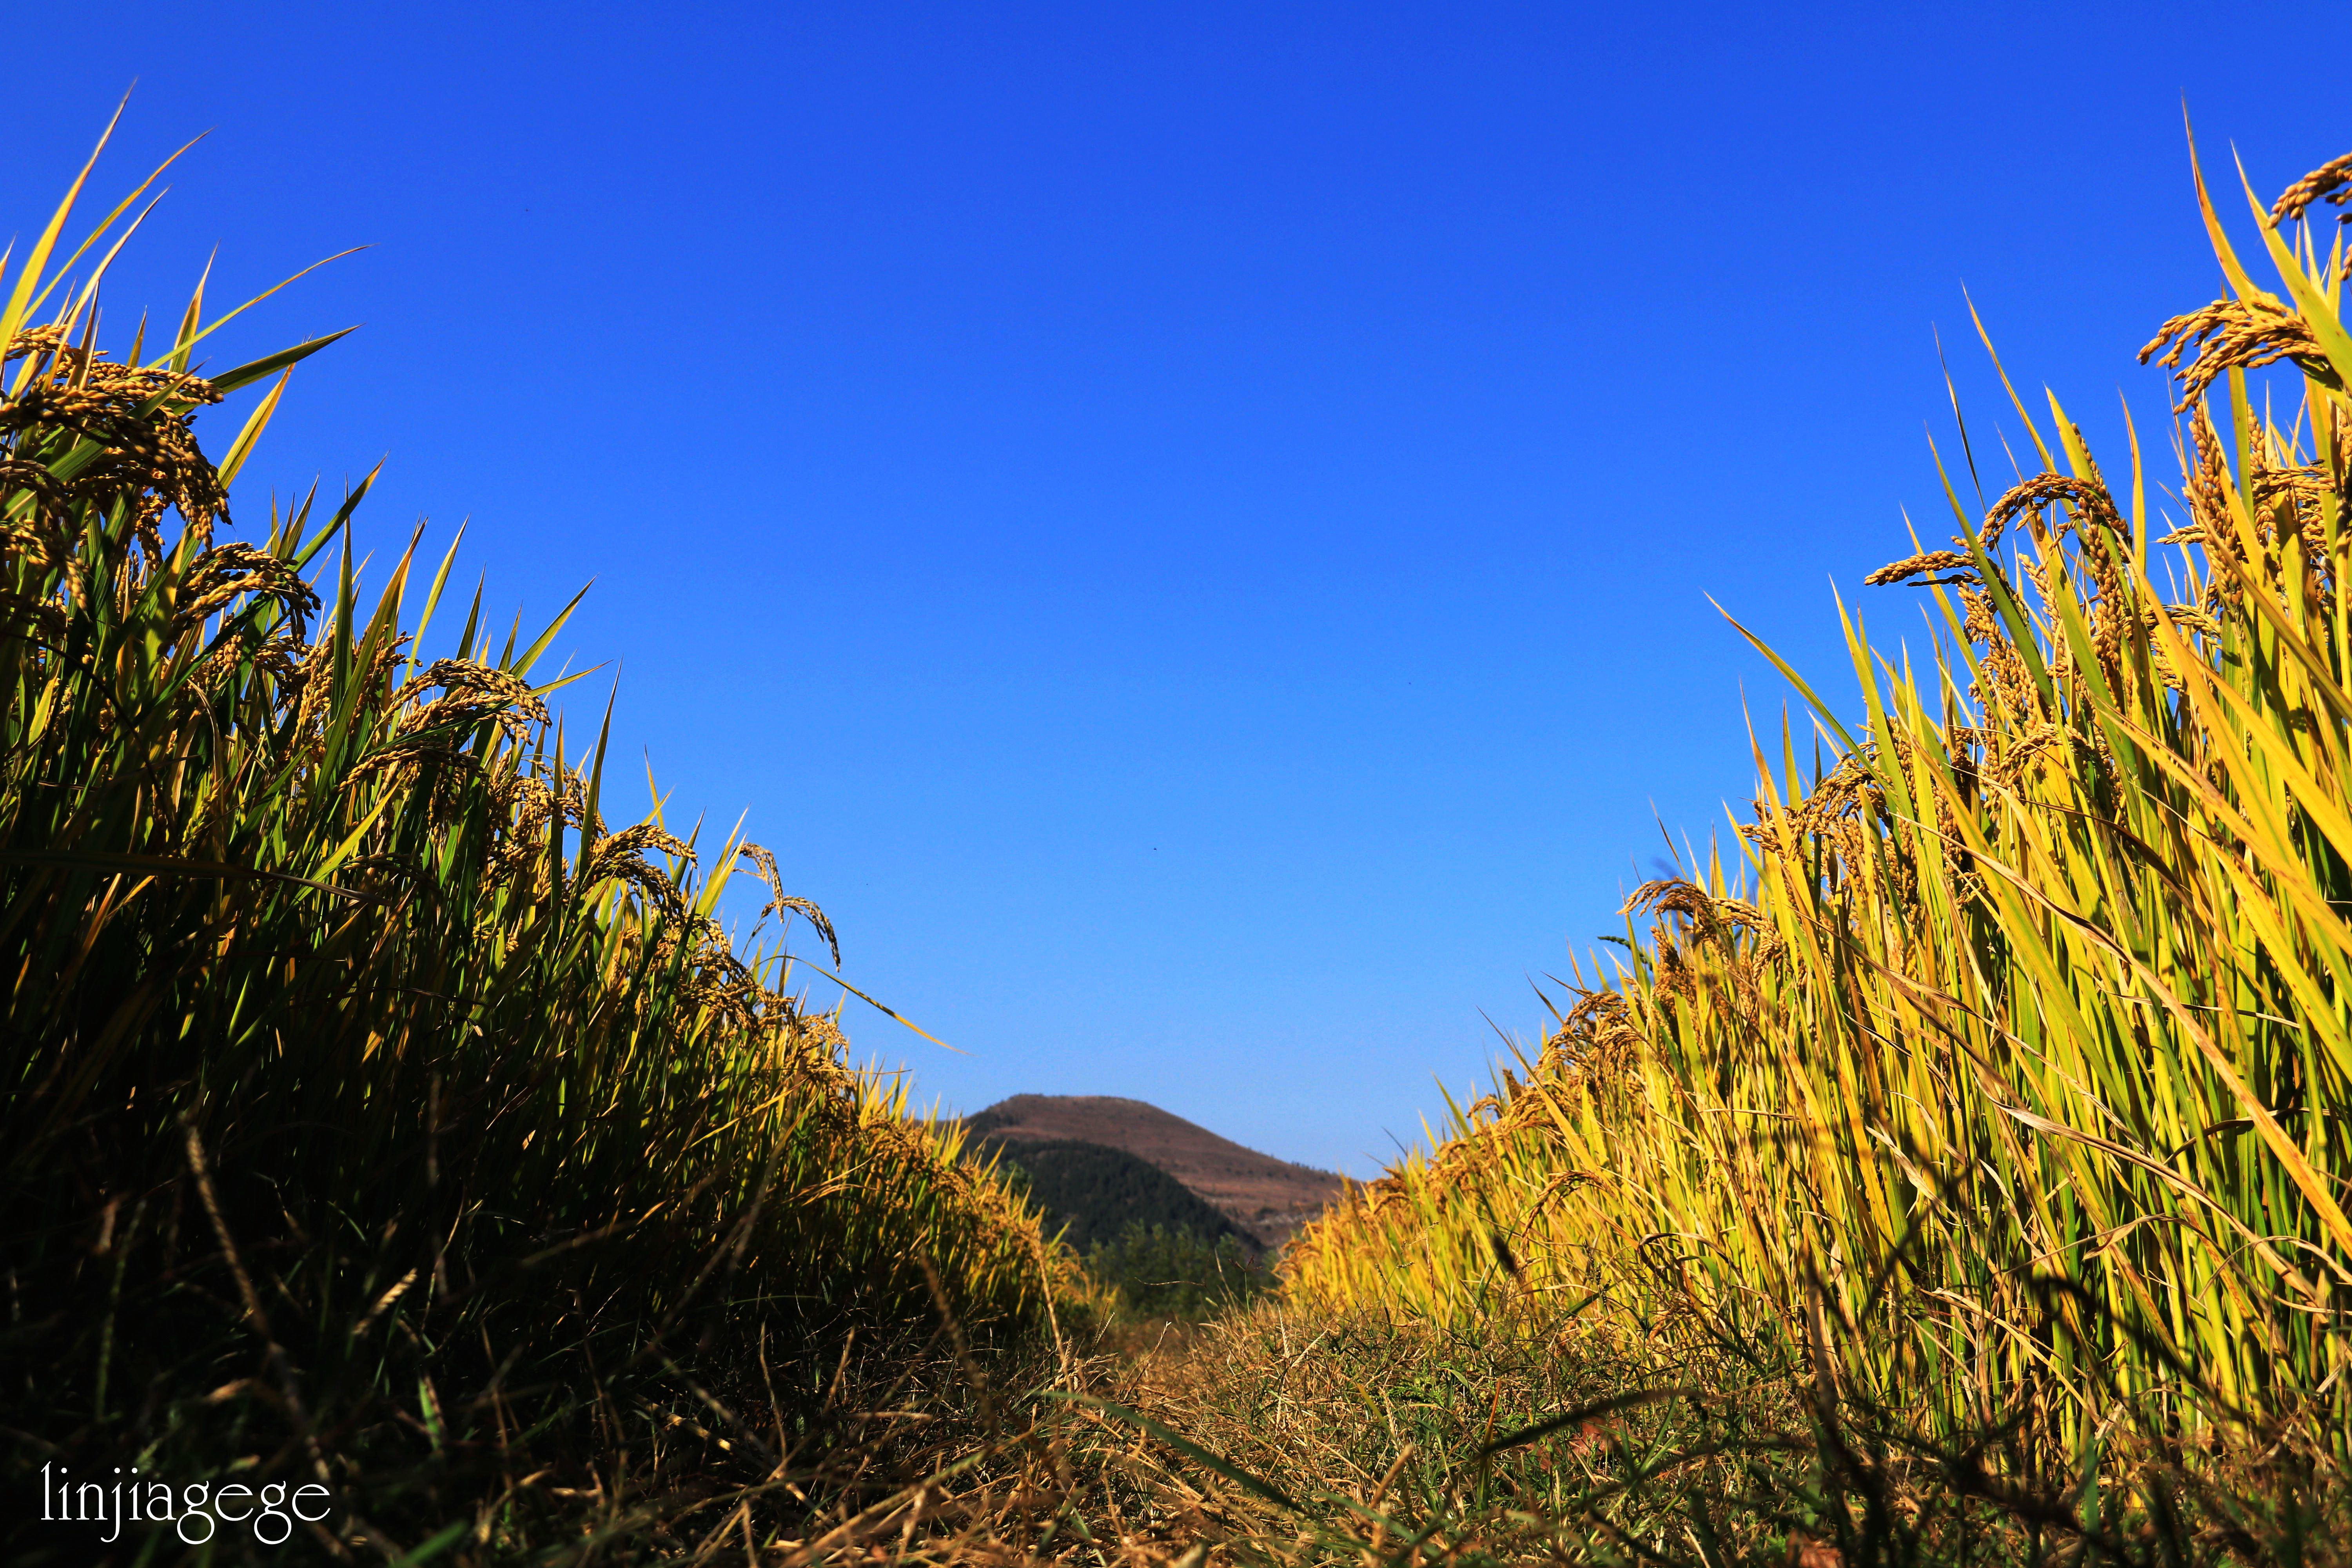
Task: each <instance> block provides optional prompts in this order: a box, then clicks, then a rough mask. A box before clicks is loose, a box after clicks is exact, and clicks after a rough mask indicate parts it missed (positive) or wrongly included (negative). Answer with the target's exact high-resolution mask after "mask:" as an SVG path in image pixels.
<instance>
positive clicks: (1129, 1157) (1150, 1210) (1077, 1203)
mask: <svg viewBox="0 0 2352 1568" xmlns="http://www.w3.org/2000/svg"><path fill="white" fill-rule="evenodd" d="M968 1147H970V1148H971V1149H972V1150H973V1151H974V1152H996V1153H1001V1154H1002V1156H1003V1163H1002V1164H1001V1165H1000V1166H999V1167H998V1169H999V1170H1000V1172H1001V1173H1003V1175H1004V1176H1005V1178H1006V1179H1007V1182H1008V1184H1011V1185H1012V1186H1013V1187H1014V1189H1015V1190H1019V1191H1025V1192H1026V1194H1028V1197H1029V1200H1030V1201H1031V1202H1032V1203H1034V1204H1035V1205H1037V1206H1038V1207H1040V1208H1042V1209H1044V1210H1045V1214H1046V1216H1047V1218H1046V1229H1047V1230H1048V1231H1049V1232H1051V1231H1052V1230H1054V1229H1055V1227H1056V1226H1061V1227H1066V1228H1064V1229H1063V1230H1062V1239H1063V1240H1065V1241H1066V1242H1068V1243H1069V1244H1070V1246H1072V1247H1076V1249H1077V1250H1078V1251H1080V1252H1084V1251H1086V1250H1087V1248H1088V1247H1095V1246H1097V1245H1100V1244H1103V1243H1107V1242H1112V1241H1117V1240H1118V1237H1119V1236H1120V1234H1121V1233H1122V1232H1124V1231H1125V1230H1127V1228H1128V1227H1129V1226H1147V1227H1156V1228H1158V1229H1161V1230H1166V1231H1171V1232H1183V1233H1187V1234H1189V1235H1192V1236H1194V1237H1199V1238H1200V1239H1201V1240H1202V1241H1203V1242H1209V1243H1213V1242H1215V1241H1216V1240H1217V1239H1218V1238H1219V1237H1227V1236H1230V1237H1233V1238H1234V1240H1235V1241H1236V1242H1238V1243H1239V1244H1240V1245H1241V1246H1242V1247H1244V1249H1246V1250H1248V1251H1250V1252H1253V1253H1254V1252H1255V1251H1257V1250H1258V1244H1257V1242H1256V1241H1255V1238H1253V1237H1251V1236H1250V1235H1249V1234H1248V1233H1247V1232H1245V1231H1244V1230H1243V1229H1242V1228H1241V1227H1240V1226H1237V1225H1235V1224H1234V1222H1233V1218H1232V1216H1230V1215H1227V1214H1226V1213H1225V1212H1224V1211H1223V1209H1221V1208H1218V1207H1217V1206H1216V1205H1213V1204H1212V1203H1210V1202H1209V1201H1208V1200H1207V1199H1206V1198H1203V1197H1202V1196H1201V1195H1200V1194H1198V1193H1196V1192H1194V1191H1193V1190H1192V1188H1190V1187H1188V1186H1186V1185H1185V1184H1183V1183H1181V1182H1180V1181H1178V1180H1177V1179H1176V1178H1175V1177H1173V1176H1171V1175H1170V1174H1169V1173H1167V1172H1165V1171H1163V1170H1161V1169H1160V1167H1159V1166H1157V1165H1155V1164H1153V1163H1151V1162H1150V1161H1149V1160H1145V1159H1140V1158H1139V1157H1137V1156H1136V1155H1133V1154H1130V1153H1129V1152H1127V1151H1126V1150H1124V1149H1113V1148H1111V1147H1109V1146H1108V1145H1106V1144H1102V1143H1078V1142H1067V1141H1062V1140H1055V1141H1053V1142H1045V1141H1042V1140H1037V1139H1008V1138H1002V1137H982V1138H976V1139H974V1140H973V1141H972V1142H971V1144H969V1145H968Z"/></svg>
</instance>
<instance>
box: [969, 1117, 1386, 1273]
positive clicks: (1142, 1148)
mask: <svg viewBox="0 0 2352 1568" xmlns="http://www.w3.org/2000/svg"><path fill="white" fill-rule="evenodd" d="M964 1124H965V1126H966V1127H967V1128H968V1129H969V1130H970V1131H971V1134H972V1136H974V1137H976V1138H991V1139H1000V1138H1001V1139H1004V1140H1007V1141H1010V1142H1080V1143H1101V1144H1106V1145H1108V1146H1109V1147H1110V1148H1113V1149H1120V1150H1124V1151H1126V1152H1128V1153H1129V1154H1132V1155H1134V1156H1135V1157H1136V1158H1137V1159H1139V1160H1142V1161H1145V1162H1147V1163H1150V1164H1153V1165H1157V1166H1158V1167H1160V1169H1161V1170H1163V1171H1165V1172H1167V1173H1169V1174H1170V1175H1171V1176H1173V1177H1175V1178H1176V1179H1177V1180H1178V1181H1180V1182H1181V1183H1183V1184H1185V1185H1186V1186H1188V1187H1190V1188H1192V1191H1194V1192H1195V1193H1198V1194H1200V1195H1201V1196H1202V1197H1203V1198H1205V1199H1207V1200H1208V1202H1209V1203H1211V1204H1213V1205H1215V1206H1216V1207H1217V1208H1219V1209H1221V1210H1223V1212H1224V1214H1225V1215H1227V1216H1228V1217H1230V1218H1231V1219H1232V1220H1233V1222H1234V1224H1235V1225H1236V1226H1240V1227H1241V1228H1242V1229H1243V1230H1244V1231H1246V1232H1248V1233H1249V1235H1250V1236H1252V1237H1255V1238H1256V1240H1257V1241H1258V1242H1259V1243H1260V1244H1261V1245H1262V1246H1265V1247H1268V1248H1276V1247H1281V1245H1282V1244H1283V1243H1284V1242H1285V1241H1287V1240H1288V1239H1289V1238H1290V1233H1291V1232H1292V1231H1294V1230H1296V1229H1297V1228H1298V1226H1302V1225H1304V1224H1306V1223H1307V1221H1308V1220H1310V1219H1312V1218H1314V1217H1315V1215H1317V1214H1318V1213H1320V1212H1321V1210H1322V1207H1323V1205H1325V1204H1326V1203H1328V1202H1329V1201H1330V1200H1331V1199H1332V1198H1334V1197H1336V1196H1338V1195H1339V1188H1340V1186H1341V1180H1340V1178H1339V1176H1337V1175H1335V1174H1333V1173H1331V1172H1329V1171H1318V1170H1316V1169H1314V1168H1313V1167H1312V1166H1309V1165H1294V1164H1292V1163H1290V1162H1289V1161H1287V1160H1277V1159H1276V1158H1275V1157H1274V1156H1273V1155H1271V1154H1261V1153H1259V1152H1257V1151H1256V1150H1255V1149H1244V1148H1243V1147H1242V1146H1241V1145H1240V1144H1238V1143H1236V1142H1234V1141H1233V1140H1232V1139H1230V1138H1220V1137H1218V1136H1217V1135H1216V1134H1215V1133H1213V1132H1212V1131H1209V1130H1208V1129H1207V1128H1205V1127H1200V1126H1196V1125H1194V1124H1193V1123H1192V1122H1190V1121H1185V1120H1184V1119H1183V1118H1182V1117H1181V1116H1171V1115H1170V1114H1169V1113H1168V1112H1167V1111H1165V1110H1160V1108H1159V1107H1158V1106H1156V1105H1147V1104H1145V1103H1144V1102H1143V1101H1142V1100H1122V1099H1119V1098H1118V1097H1117V1096H1115V1095H1107V1094H1016V1095H1014V1096H1013V1098H1012V1099H1010V1100H998V1101H997V1102H996V1103H995V1104H994V1105H992V1106H990V1107H989V1108H988V1109H987V1110H983V1111H981V1112H980V1113H979V1114H977V1115H975V1116H972V1117H970V1118H968V1119H967V1120H966V1121H965V1123H964Z"/></svg>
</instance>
